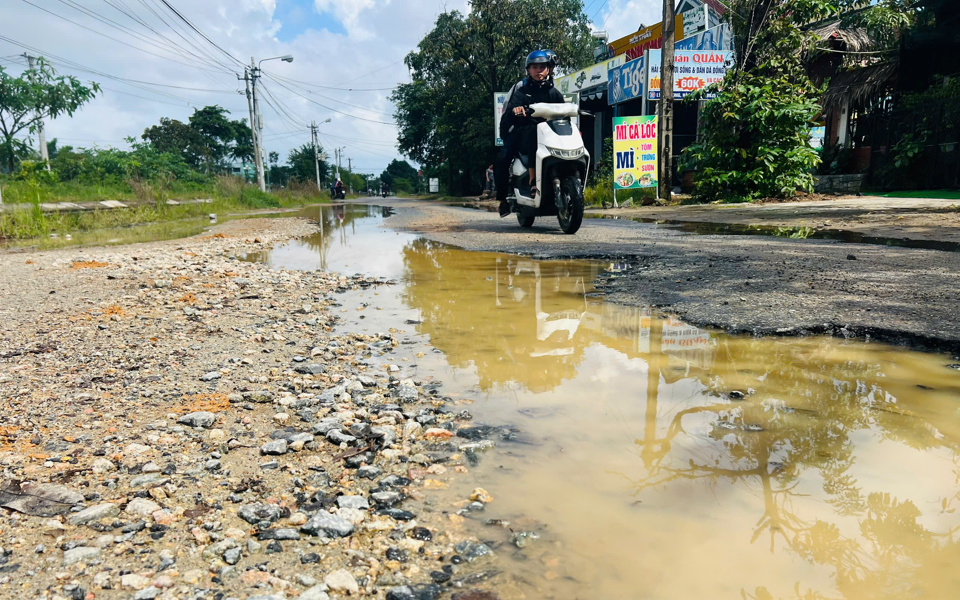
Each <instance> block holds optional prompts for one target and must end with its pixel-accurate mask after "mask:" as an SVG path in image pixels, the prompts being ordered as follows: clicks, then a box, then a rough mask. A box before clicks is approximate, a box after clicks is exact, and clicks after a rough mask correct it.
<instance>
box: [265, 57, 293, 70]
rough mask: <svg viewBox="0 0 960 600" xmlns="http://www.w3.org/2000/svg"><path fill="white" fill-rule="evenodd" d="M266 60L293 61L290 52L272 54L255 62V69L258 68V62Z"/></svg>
mask: <svg viewBox="0 0 960 600" xmlns="http://www.w3.org/2000/svg"><path fill="white" fill-rule="evenodd" d="M266 60H282V61H283V62H293V55H292V54H284V55H283V56H272V57H270V58H261V59H260V62H258V63H257V69H258V70H259V69H260V63H262V62H264V61H266Z"/></svg>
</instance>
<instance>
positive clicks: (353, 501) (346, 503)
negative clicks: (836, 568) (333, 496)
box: [337, 496, 370, 509]
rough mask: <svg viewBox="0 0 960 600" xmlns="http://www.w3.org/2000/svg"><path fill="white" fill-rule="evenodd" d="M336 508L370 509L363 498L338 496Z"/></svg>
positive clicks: (367, 502) (368, 503)
mask: <svg viewBox="0 0 960 600" xmlns="http://www.w3.org/2000/svg"><path fill="white" fill-rule="evenodd" d="M337 506H339V507H340V508H357V509H365V508H370V502H369V501H368V500H367V499H366V498H364V497H363V496H340V497H339V498H337Z"/></svg>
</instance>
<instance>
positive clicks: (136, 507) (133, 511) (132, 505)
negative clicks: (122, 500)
mask: <svg viewBox="0 0 960 600" xmlns="http://www.w3.org/2000/svg"><path fill="white" fill-rule="evenodd" d="M158 510H160V505H159V504H157V503H156V502H153V501H152V500H147V499H146V498H134V499H133V500H131V501H130V502H128V503H127V507H126V508H125V509H124V512H125V513H127V514H129V515H139V516H141V517H149V516H150V515H152V514H153V513H155V512H157V511H158Z"/></svg>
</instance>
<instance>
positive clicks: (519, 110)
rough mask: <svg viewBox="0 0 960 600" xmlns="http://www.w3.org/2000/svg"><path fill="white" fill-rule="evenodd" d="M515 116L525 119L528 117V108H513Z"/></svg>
mask: <svg viewBox="0 0 960 600" xmlns="http://www.w3.org/2000/svg"><path fill="white" fill-rule="evenodd" d="M513 114H515V115H517V116H520V117H525V116H527V109H526V107H524V106H515V107H514V108H513Z"/></svg>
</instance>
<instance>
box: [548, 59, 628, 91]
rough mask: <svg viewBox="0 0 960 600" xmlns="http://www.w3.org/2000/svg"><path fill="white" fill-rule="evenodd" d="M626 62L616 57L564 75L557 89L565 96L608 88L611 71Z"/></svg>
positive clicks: (558, 81)
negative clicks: (601, 87) (587, 90)
mask: <svg viewBox="0 0 960 600" xmlns="http://www.w3.org/2000/svg"><path fill="white" fill-rule="evenodd" d="M624 62H626V60H625V59H624V57H622V56H615V57H613V58H611V59H609V60H605V61H602V62H598V63H597V64H595V65H590V66H589V67H587V68H586V69H581V70H579V71H574V72H573V73H570V74H569V75H564V76H563V77H560V78H558V79H557V81H556V86H557V89H558V90H560V92H561V93H562V94H564V95H566V94H576V93H579V92H580V91H582V90H586V89H589V88H594V87H597V86H603V87H606V86H607V82H608V81H609V77H608V74H609V72H610V69H613V68H616V67H619V66H620V65H622V64H623V63H624Z"/></svg>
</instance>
